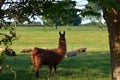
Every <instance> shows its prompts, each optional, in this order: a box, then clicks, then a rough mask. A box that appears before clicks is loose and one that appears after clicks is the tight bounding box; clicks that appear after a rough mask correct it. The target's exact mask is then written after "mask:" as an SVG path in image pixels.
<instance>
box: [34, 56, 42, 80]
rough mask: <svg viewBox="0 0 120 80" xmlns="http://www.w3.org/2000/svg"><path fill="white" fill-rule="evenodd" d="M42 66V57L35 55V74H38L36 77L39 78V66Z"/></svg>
mask: <svg viewBox="0 0 120 80" xmlns="http://www.w3.org/2000/svg"><path fill="white" fill-rule="evenodd" d="M40 66H41V59H40V58H39V57H38V56H36V57H35V64H34V70H35V75H36V78H37V79H39V68H40Z"/></svg>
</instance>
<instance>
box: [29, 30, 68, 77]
mask: <svg viewBox="0 0 120 80" xmlns="http://www.w3.org/2000/svg"><path fill="white" fill-rule="evenodd" d="M59 35H60V38H59V46H58V48H57V49H42V48H37V47H35V48H34V49H33V51H32V54H31V60H32V63H33V65H34V71H35V73H36V78H38V79H39V68H40V66H41V65H48V67H49V70H50V72H49V74H51V71H52V67H54V77H55V79H56V66H57V65H58V64H59V63H60V62H61V61H62V59H63V58H64V56H65V54H66V50H67V47H66V39H65V31H64V33H63V34H61V32H59Z"/></svg>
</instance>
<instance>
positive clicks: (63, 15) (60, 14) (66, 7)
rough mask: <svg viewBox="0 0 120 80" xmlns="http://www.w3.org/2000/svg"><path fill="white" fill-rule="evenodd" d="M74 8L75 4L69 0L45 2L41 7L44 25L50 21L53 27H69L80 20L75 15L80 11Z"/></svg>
mask: <svg viewBox="0 0 120 80" xmlns="http://www.w3.org/2000/svg"><path fill="white" fill-rule="evenodd" d="M75 6H76V2H75V1H71V0H69V1H67V0H65V1H57V2H46V3H45V4H44V5H43V17H44V19H43V20H44V22H46V23H49V21H50V20H51V22H52V23H53V24H55V25H70V24H72V23H74V21H75V20H76V19H77V18H80V17H79V16H78V15H77V12H79V11H80V10H78V9H75ZM80 20H81V18H80Z"/></svg>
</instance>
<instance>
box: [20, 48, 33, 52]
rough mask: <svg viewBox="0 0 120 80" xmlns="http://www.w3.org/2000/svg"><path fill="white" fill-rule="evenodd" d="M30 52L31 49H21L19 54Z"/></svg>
mask: <svg viewBox="0 0 120 80" xmlns="http://www.w3.org/2000/svg"><path fill="white" fill-rule="evenodd" d="M31 51H32V49H23V50H22V51H21V53H29V52H31Z"/></svg>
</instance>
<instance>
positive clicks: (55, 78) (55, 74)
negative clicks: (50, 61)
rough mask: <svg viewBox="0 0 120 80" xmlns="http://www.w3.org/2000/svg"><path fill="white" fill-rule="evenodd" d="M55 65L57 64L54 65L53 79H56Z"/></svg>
mask: <svg viewBox="0 0 120 80" xmlns="http://www.w3.org/2000/svg"><path fill="white" fill-rule="evenodd" d="M56 66H57V65H54V80H56Z"/></svg>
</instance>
